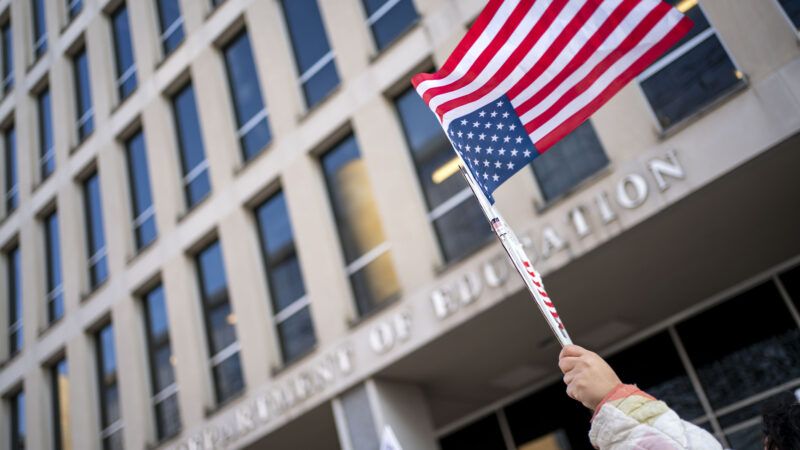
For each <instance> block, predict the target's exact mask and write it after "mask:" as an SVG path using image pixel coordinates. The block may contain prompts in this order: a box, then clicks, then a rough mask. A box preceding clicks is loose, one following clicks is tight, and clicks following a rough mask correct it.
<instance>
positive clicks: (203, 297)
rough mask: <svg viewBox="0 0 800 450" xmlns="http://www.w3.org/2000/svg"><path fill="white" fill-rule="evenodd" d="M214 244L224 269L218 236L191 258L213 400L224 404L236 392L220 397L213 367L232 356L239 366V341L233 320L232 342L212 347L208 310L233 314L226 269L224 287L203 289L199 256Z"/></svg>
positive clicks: (211, 328)
mask: <svg viewBox="0 0 800 450" xmlns="http://www.w3.org/2000/svg"><path fill="white" fill-rule="evenodd" d="M214 245H217V246H219V252H220V259H221V263H222V266H223V270H224V266H225V261H224V254H223V253H222V241H221V240H220V239H219V238H218V237H216V238H214V239H212V240H210V241H209V242H208V243H206V244H205V245H203V247H202V248H200V249H199V250H198V251H197V253H195V254H194V257H193V259H194V264H195V273H196V277H197V278H196V279H197V283H198V293H199V294H200V295H199V300H200V303H201V307H202V309H203V323H204V325H205V335H206V349H207V352H208V365H209V368H210V369H211V379H212V382H213V383H214V396H215V401H216V403H218V404H224V403H226V402H228V401H229V400H231V399H232V398H235V397H236V395H237V394H233V395H231V397H228V398H221V397H220V394H221V392H220V380H219V379H218V378H217V376H216V372H215V369H216V368H217V367H218V366H220V365H221V364H223V363H224V362H226V361H228V360H229V359H231V358H234V357H236V358H238V359H239V364H240V367H241V343H240V342H239V335H238V333H237V332H236V324H235V322H234V323H228V324H229V325H230V326H231V327H232V328H233V333H234V337H235V340H234V341H233V342H231V343H230V344H228V345H226V346H225V347H223V348H221V349H216V351H215V352H214V350H215V349H214V348H213V347H214V338H213V335H212V333H213V331H214V329H213V327H212V324H211V322H210V320H209V319H210V316H211V314H210V312H213V311H214V310H216V309H218V308H220V307H225V306H227V307H228V308H229V310H230V311H229V315H235V313H234V311H233V305H231V302H230V293H229V292H228V289H229V286H228V275H227V271H224V272H223V274H224V275H225V288H224V289H223V290H222V291H220V292H217V293H213V294H211V295H209V293H207V292H206V291H205V286H204V280H205V271H204V270H203V265H202V263H201V261H200V257H201V255H202V254H203V252H205V251H208V250H209V249H210V248H211V247H213V246H214ZM212 352H214V353H213V354H212ZM239 375H240V377H241V379H242V390H241V391H240V392H239V394H241V392H243V391H244V389H246V384H245V379H244V371H243V370H240V371H239Z"/></svg>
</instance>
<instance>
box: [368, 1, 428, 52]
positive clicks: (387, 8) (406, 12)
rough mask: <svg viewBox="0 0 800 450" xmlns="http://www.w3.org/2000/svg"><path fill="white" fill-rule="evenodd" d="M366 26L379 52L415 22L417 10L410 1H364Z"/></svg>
mask: <svg viewBox="0 0 800 450" xmlns="http://www.w3.org/2000/svg"><path fill="white" fill-rule="evenodd" d="M364 7H365V8H366V10H367V11H366V12H367V25H369V26H370V28H371V29H372V35H373V36H374V37H375V43H376V44H377V45H378V49H379V50H383V49H384V48H386V46H387V45H389V44H391V43H392V42H393V41H394V40H395V39H397V37H398V36H400V34H402V33H403V32H404V31H406V30H407V29H409V28H410V27H411V25H413V24H414V23H415V22H416V21H417V17H419V15H418V14H417V10H416V9H414V3H413V2H412V1H411V0H399V1H396V0H364Z"/></svg>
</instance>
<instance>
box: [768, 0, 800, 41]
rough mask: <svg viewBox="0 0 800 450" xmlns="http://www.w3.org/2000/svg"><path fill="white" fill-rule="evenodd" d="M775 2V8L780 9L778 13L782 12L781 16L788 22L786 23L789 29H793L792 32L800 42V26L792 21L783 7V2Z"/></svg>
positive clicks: (777, 0)
mask: <svg viewBox="0 0 800 450" xmlns="http://www.w3.org/2000/svg"><path fill="white" fill-rule="evenodd" d="M774 2H775V7H776V8H778V11H779V12H780V15H781V16H783V18H784V19H785V20H786V23H788V24H789V27H790V28H791V29H792V31H794V34H795V36H796V37H797V39H798V40H800V24H798V25H797V26H795V24H794V22H793V21H792V18H791V17H789V14H788V13H787V12H786V8H784V7H783V5H782V4H781V2H780V1H779V0H774Z"/></svg>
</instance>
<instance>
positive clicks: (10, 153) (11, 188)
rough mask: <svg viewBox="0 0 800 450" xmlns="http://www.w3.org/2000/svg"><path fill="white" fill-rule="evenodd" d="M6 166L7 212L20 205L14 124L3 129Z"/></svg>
mask: <svg viewBox="0 0 800 450" xmlns="http://www.w3.org/2000/svg"><path fill="white" fill-rule="evenodd" d="M3 146H4V147H5V149H4V150H5V156H6V161H5V166H6V195H5V197H6V214H8V213H10V212H12V211H14V210H15V209H17V206H19V180H18V179H17V132H16V129H15V128H14V126H13V125H12V126H10V127H8V128H6V129H5V130H4V131H3Z"/></svg>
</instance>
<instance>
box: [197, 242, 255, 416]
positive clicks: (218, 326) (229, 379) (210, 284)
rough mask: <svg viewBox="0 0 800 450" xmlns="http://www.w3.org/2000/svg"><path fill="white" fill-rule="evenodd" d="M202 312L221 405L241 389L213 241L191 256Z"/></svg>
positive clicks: (229, 313)
mask: <svg viewBox="0 0 800 450" xmlns="http://www.w3.org/2000/svg"><path fill="white" fill-rule="evenodd" d="M195 262H196V264H197V275H198V281H199V283H200V294H201V297H202V302H203V313H204V316H205V322H206V336H207V339H208V354H209V355H211V361H210V365H211V370H212V372H213V375H214V391H215V393H216V397H217V403H224V402H226V401H227V400H230V399H231V398H233V397H234V396H236V395H237V394H238V393H239V392H241V391H242V390H243V389H244V378H243V375H242V366H241V361H240V360H239V342H238V341H237V339H236V329H235V328H234V325H235V323H236V316H235V315H234V313H233V311H232V310H231V305H230V302H229V301H228V281H227V278H226V276H225V266H224V264H223V262H222V247H221V246H220V243H219V241H214V242H213V243H211V244H209V245H208V246H207V247H205V248H204V249H203V250H201V251H200V252H199V253H198V254H197V255H196V257H195Z"/></svg>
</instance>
